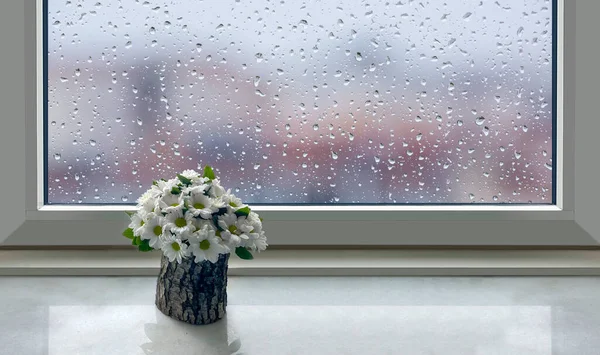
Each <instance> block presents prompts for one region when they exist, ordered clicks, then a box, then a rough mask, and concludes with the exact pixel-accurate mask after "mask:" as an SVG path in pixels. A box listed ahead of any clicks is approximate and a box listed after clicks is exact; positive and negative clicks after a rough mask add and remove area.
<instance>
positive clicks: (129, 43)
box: [125, 41, 132, 49]
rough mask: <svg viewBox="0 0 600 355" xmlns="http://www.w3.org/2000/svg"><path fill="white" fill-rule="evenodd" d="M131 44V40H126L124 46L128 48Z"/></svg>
mask: <svg viewBox="0 0 600 355" xmlns="http://www.w3.org/2000/svg"><path fill="white" fill-rule="evenodd" d="M131 45H132V43H131V41H127V43H125V48H127V49H129V48H131Z"/></svg>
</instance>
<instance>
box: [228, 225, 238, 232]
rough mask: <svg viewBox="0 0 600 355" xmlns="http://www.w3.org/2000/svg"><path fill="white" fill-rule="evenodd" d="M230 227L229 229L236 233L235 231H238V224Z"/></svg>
mask: <svg viewBox="0 0 600 355" xmlns="http://www.w3.org/2000/svg"><path fill="white" fill-rule="evenodd" d="M228 229H229V231H230V232H231V233H235V231H237V227H236V226H229V228H228Z"/></svg>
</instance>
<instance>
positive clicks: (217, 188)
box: [208, 179, 225, 198]
mask: <svg viewBox="0 0 600 355" xmlns="http://www.w3.org/2000/svg"><path fill="white" fill-rule="evenodd" d="M208 194H209V195H210V197H213V198H217V197H221V196H223V195H224V194H225V188H224V187H223V186H221V183H220V181H219V179H214V180H213V181H211V184H210V188H209V190H208Z"/></svg>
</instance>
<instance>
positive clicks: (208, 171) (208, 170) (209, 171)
mask: <svg viewBox="0 0 600 355" xmlns="http://www.w3.org/2000/svg"><path fill="white" fill-rule="evenodd" d="M204 177H205V178H208V179H209V180H214V179H215V172H214V171H213V169H212V168H211V167H210V166H208V165H207V166H205V167H204Z"/></svg>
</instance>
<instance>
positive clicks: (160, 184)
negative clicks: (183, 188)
mask: <svg viewBox="0 0 600 355" xmlns="http://www.w3.org/2000/svg"><path fill="white" fill-rule="evenodd" d="M179 182H180V181H179V179H171V180H167V181H164V180H159V181H157V182H156V185H152V190H154V192H153V193H154V194H160V195H162V194H164V193H167V192H171V190H172V189H173V188H174V187H176V186H177V185H178V184H179Z"/></svg>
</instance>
